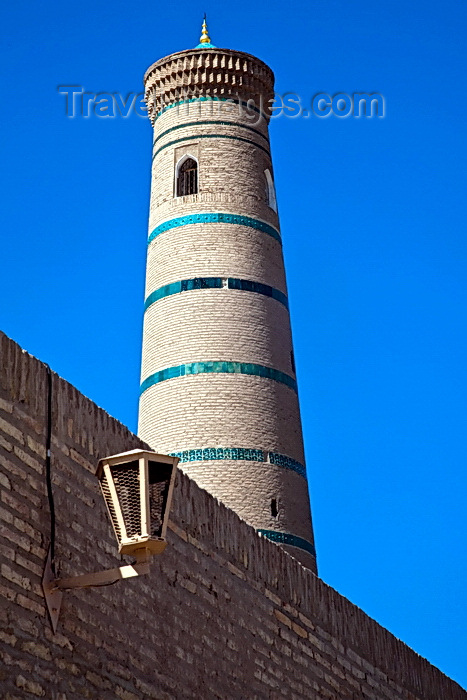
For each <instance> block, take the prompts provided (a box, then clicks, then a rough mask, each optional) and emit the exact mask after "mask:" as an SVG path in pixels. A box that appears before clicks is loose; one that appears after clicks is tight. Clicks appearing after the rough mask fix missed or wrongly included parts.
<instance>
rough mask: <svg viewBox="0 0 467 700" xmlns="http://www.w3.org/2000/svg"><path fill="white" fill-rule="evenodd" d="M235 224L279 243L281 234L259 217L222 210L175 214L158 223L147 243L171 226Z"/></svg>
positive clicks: (171, 227)
mask: <svg viewBox="0 0 467 700" xmlns="http://www.w3.org/2000/svg"><path fill="white" fill-rule="evenodd" d="M215 223H222V224H235V225H236V226H247V227H248V228H254V229H256V230H257V231H262V232H263V233H267V234H268V235H269V236H272V237H273V238H274V239H275V240H276V241H279V243H281V236H280V233H279V231H278V230H277V229H275V228H274V227H273V226H271V225H270V224H267V223H266V222H265V221H260V219H253V218H251V216H242V215H241V214H226V213H223V212H219V213H212V214H211V213H209V214H208V213H205V214H189V215H187V216H177V218H176V219H169V220H168V221H164V223H162V224H159V226H156V228H155V229H154V230H153V231H152V232H151V234H150V235H149V238H148V245H149V243H151V242H152V241H153V240H154V239H155V238H156V237H157V236H159V235H160V234H161V233H165V231H170V230H171V229H173V228H179V227H180V226H188V225H190V224H215Z"/></svg>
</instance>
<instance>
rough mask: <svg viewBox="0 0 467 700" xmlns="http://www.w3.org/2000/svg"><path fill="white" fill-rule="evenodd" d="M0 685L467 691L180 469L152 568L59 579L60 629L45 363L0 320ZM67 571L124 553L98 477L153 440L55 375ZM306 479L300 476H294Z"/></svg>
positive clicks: (335, 697)
mask: <svg viewBox="0 0 467 700" xmlns="http://www.w3.org/2000/svg"><path fill="white" fill-rule="evenodd" d="M0 359H1V370H0V372H1V374H0V528H1V534H2V540H1V546H0V574H1V578H0V599H1V603H0V688H1V693H0V694H1V697H2V699H4V700H18V699H21V700H22V699H23V698H35V697H43V698H47V700H81V699H82V698H90V699H91V700H94V699H95V698H99V699H100V700H117V699H120V700H140V699H142V698H144V699H146V698H156V699H157V700H184V699H187V700H188V699H190V700H200V699H201V698H202V699H203V700H233V699H239V700H240V699H241V700H279V699H280V698H286V699H290V700H465V699H466V698H467V693H465V691H463V690H462V688H460V687H459V686H458V685H457V684H456V683H454V682H453V681H451V680H450V679H449V678H447V677H446V676H444V675H443V674H442V673H441V672H440V671H438V670H437V669H436V668H434V667H433V666H431V665H430V664H429V663H428V662H427V661H426V660H425V659H423V658H421V657H420V656H418V655H417V654H416V653H415V652H413V651H412V650H411V649H409V648H408V647H407V646H406V645H404V644H403V643H402V642H400V641H399V640H397V639H396V638H395V637H393V636H392V635H391V634H390V633H389V632H387V631H386V630H385V629H383V628H382V627H380V626H379V625H378V624H377V623H376V622H375V621H374V620H372V619H371V618H369V617H368V616H367V615H365V614H364V613H363V612H362V611H361V610H359V609H358V608H356V607H355V606H354V605H352V604H351V603H350V602H349V601H348V600H346V599H345V598H343V597H342V596H340V595H339V594H338V593H337V592H336V591H334V590H333V589H332V588H330V587H329V586H327V585H326V584H325V583H323V582H322V581H321V580H320V579H319V578H318V577H316V576H315V575H314V574H313V573H312V572H311V571H310V570H309V569H307V568H304V567H303V566H301V564H300V563H299V562H298V561H297V560H296V559H294V558H292V557H291V556H289V555H288V554H287V552H285V551H284V550H283V549H282V548H281V547H279V546H277V545H275V544H274V543H272V542H270V541H269V540H266V539H264V538H261V537H259V536H258V535H257V534H256V532H255V530H254V529H253V528H252V527H250V526H249V525H248V524H247V523H245V522H244V521H242V520H241V519H240V518H239V517H238V515H237V514H236V513H234V512H233V511H231V510H229V509H227V508H226V507H225V506H223V505H222V504H221V503H219V502H218V501H217V500H216V499H215V498H214V497H213V496H211V495H210V494H208V493H207V492H206V491H203V490H202V489H201V488H200V487H199V486H198V485H197V484H195V483H194V482H193V481H192V480H190V478H189V477H188V476H187V475H186V474H184V473H182V472H180V473H179V474H178V476H177V483H176V487H175V491H174V502H173V507H172V512H171V516H170V517H171V522H170V526H169V531H168V540H169V546H168V547H167V549H166V551H165V552H164V554H162V555H161V556H160V557H156V558H155V559H154V562H153V564H152V566H151V573H150V574H149V575H148V576H145V577H141V578H137V579H132V580H129V581H126V582H120V583H118V584H116V585H114V586H107V587H103V588H94V589H87V590H81V591H68V592H65V594H64V598H63V604H62V610H61V615H60V621H59V627H58V631H57V634H56V635H53V634H52V632H51V630H50V626H49V622H48V620H47V617H46V611H45V604H44V598H43V594H42V590H41V585H40V582H41V577H42V571H43V567H44V563H45V558H46V553H47V548H48V544H49V538H50V513H49V506H48V500H47V496H46V487H45V449H44V444H45V433H46V426H45V414H46V411H45V408H46V391H47V371H46V367H45V365H43V364H42V363H40V362H39V361H38V360H36V359H35V358H33V357H31V356H30V355H28V354H27V353H25V352H24V351H23V350H21V348H20V347H19V346H18V345H16V344H15V343H14V342H13V341H11V340H9V339H8V338H7V337H6V336H4V335H3V334H0ZM52 379H53V422H52V481H53V492H54V498H55V508H56V537H57V541H56V550H57V551H56V558H57V564H58V568H59V574H60V575H62V576H72V575H75V574H80V573H85V572H90V571H96V570H99V569H103V568H111V567H114V566H116V565H118V559H119V558H118V555H117V549H116V544H115V541H114V539H113V535H112V533H111V526H110V522H109V520H108V517H107V514H106V511H105V505H104V502H103V500H102V497H101V495H100V493H99V488H98V483H97V479H96V478H95V476H94V472H95V469H96V465H97V461H98V459H99V458H101V457H104V456H106V455H109V454H115V453H117V452H121V451H125V450H129V449H134V448H141V447H145V444H144V443H142V441H141V440H140V439H139V438H137V437H136V436H135V435H132V434H131V433H130V432H129V431H128V430H127V429H126V428H125V427H124V426H123V425H122V424H121V423H119V422H118V421H116V420H115V419H113V418H111V417H110V416H109V415H108V414H106V413H105V412H104V411H103V410H102V409H100V408H98V407H97V406H96V405H95V404H93V403H92V402H91V401H90V400H89V399H87V398H86V397H84V396H83V395H81V394H80V393H79V392H78V391H77V390H76V389H74V388H73V387H72V386H70V385H69V384H67V382H65V381H64V380H63V379H60V378H59V377H58V376H57V375H55V374H53V377H52ZM294 477H296V478H297V479H299V478H301V477H300V476H299V475H294Z"/></svg>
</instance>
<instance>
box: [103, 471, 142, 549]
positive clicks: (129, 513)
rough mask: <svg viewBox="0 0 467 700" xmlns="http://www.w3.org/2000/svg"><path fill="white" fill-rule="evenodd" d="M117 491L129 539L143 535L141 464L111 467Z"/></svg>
mask: <svg viewBox="0 0 467 700" xmlns="http://www.w3.org/2000/svg"><path fill="white" fill-rule="evenodd" d="M110 471H111V474H112V478H113V481H114V484H115V490H116V491H117V496H118V500H119V503H120V508H121V510H122V516H123V520H124V522H125V528H126V534H127V537H135V536H138V535H140V534H141V497H140V488H139V462H138V460H135V461H134V462H126V463H125V464H116V465H114V466H111V467H110Z"/></svg>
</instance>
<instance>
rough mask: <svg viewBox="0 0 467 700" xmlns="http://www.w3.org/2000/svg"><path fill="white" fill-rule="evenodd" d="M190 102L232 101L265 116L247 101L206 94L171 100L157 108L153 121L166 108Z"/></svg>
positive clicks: (165, 110) (264, 116)
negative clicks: (187, 98) (169, 102)
mask: <svg viewBox="0 0 467 700" xmlns="http://www.w3.org/2000/svg"><path fill="white" fill-rule="evenodd" d="M192 102H230V103H232V102H234V103H235V104H237V105H242V107H246V108H247V109H249V110H253V111H254V112H256V113H257V114H261V116H262V117H263V118H266V115H265V114H264V112H262V111H261V110H259V109H258V108H257V107H251V106H250V105H249V104H248V103H247V102H244V101H243V100H235V99H233V98H231V97H215V96H213V97H211V96H207V95H201V96H200V97H193V98H191V99H190V100H178V101H177V102H173V103H172V104H170V105H167V106H166V107H163V108H162V109H161V110H159V112H157V113H156V116H155V117H154V122H155V121H156V119H158V118H159V117H160V116H161V114H164V112H167V110H168V109H172V108H173V107H177V106H178V105H186V104H191V103H192Z"/></svg>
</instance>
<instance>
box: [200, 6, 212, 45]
mask: <svg viewBox="0 0 467 700" xmlns="http://www.w3.org/2000/svg"><path fill="white" fill-rule="evenodd" d="M199 43H200V44H210V43H211V39H210V38H209V34H208V25H207V24H206V13H204V19H203V26H202V28H201V36H200V38H199Z"/></svg>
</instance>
